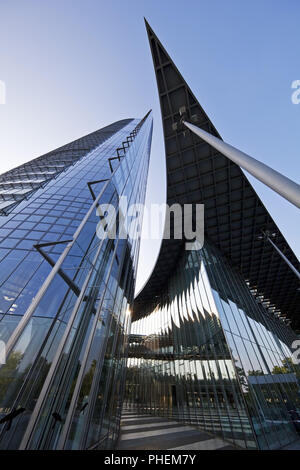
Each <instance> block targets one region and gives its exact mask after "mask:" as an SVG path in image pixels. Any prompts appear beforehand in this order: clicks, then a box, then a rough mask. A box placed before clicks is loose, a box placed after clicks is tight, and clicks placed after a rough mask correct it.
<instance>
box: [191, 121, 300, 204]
mask: <svg viewBox="0 0 300 470" xmlns="http://www.w3.org/2000/svg"><path fill="white" fill-rule="evenodd" d="M182 123H183V124H184V125H185V126H186V127H187V128H188V129H190V130H191V131H192V132H194V133H195V134H196V135H198V136H199V137H200V138H201V139H203V140H204V141H205V142H207V143H208V144H210V145H211V146H212V147H214V148H215V149H216V150H218V151H219V152H221V153H222V154H223V155H225V156H226V157H228V158H229V160H231V161H233V162H234V163H236V164H237V165H239V166H240V167H241V168H243V169H244V170H246V171H248V172H249V173H250V174H251V175H253V176H255V178H257V179H258V180H259V181H261V182H262V183H264V184H266V185H267V186H269V188H271V189H273V190H274V191H276V192H277V193H278V194H280V195H281V196H282V197H284V198H285V199H287V200H288V201H290V202H291V203H292V204H294V205H295V206H296V207H299V208H300V185H299V184H297V183H295V182H294V181H292V180H290V179H289V178H287V177H286V176H284V175H282V174H281V173H278V171H276V170H273V169H272V168H270V167H269V166H267V165H265V164H264V163H262V162H260V161H258V160H256V159H255V158H253V157H250V156H249V155H247V154H246V153H244V152H241V151H240V150H238V149H236V148H235V147H232V145H229V144H227V143H226V142H223V140H221V139H219V138H218V137H215V136H213V135H212V134H209V132H206V131H204V130H203V129H200V128H199V127H198V126H195V125H194V124H191V123H190V122H186V121H184V120H182Z"/></svg>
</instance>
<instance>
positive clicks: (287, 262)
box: [266, 236, 300, 279]
mask: <svg viewBox="0 0 300 470" xmlns="http://www.w3.org/2000/svg"><path fill="white" fill-rule="evenodd" d="M266 239H267V240H268V241H269V242H270V243H271V245H272V246H273V248H275V250H276V251H277V253H278V254H279V255H280V256H281V258H282V259H284V261H285V262H286V264H287V265H288V266H289V268H290V269H291V270H292V271H293V272H294V274H296V276H297V277H298V279H300V273H299V271H297V269H296V268H295V266H293V265H292V263H291V262H290V261H289V260H288V259H287V257H286V256H285V255H284V254H283V253H282V251H281V250H279V248H278V247H277V246H276V245H275V243H273V242H272V240H271V238H269V237H268V236H266Z"/></svg>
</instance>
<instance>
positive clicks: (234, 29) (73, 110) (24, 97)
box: [0, 0, 300, 288]
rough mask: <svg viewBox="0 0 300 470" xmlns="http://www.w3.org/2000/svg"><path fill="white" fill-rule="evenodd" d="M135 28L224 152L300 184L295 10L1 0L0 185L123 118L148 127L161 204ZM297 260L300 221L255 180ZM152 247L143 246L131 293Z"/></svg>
mask: <svg viewBox="0 0 300 470" xmlns="http://www.w3.org/2000/svg"><path fill="white" fill-rule="evenodd" d="M143 16H145V17H146V18H147V19H148V21H149V23H150V25H151V26H152V28H153V29H154V31H155V32H156V34H157V35H158V37H159V38H160V40H161V41H162V43H163V45H164V46H165V47H166V49H167V51H168V52H169V54H170V55H171V57H172V58H173V60H174V61H175V63H176V65H177V66H178V68H179V70H180V71H181V73H182V74H183V76H184V77H185V79H186V80H187V82H188V83H189V85H190V86H191V88H192V90H193V92H194V94H195V95H196V97H197V98H198V99H199V101H200V103H201V104H202V106H203V107H204V109H205V110H206V112H207V114H208V115H209V117H210V118H211V119H212V121H213V123H214V124H215V126H216V127H217V129H218V130H219V132H220V134H221V135H222V137H223V138H224V140H226V141H227V142H229V143H231V144H233V145H235V146H236V147H238V148H240V149H241V150H244V151H246V152H248V153H249V154H250V155H253V156H255V157H256V158H258V159H261V160H262V161H264V162H265V163H267V164H268V165H270V166H272V167H273V168H275V169H277V170H279V171H281V172H282V173H284V174H285V175H287V176H289V177H290V178H292V179H294V180H296V181H297V180H298V181H299V173H300V159H299V137H300V131H299V124H300V104H299V105H295V104H292V101H291V95H292V89H291V83H292V82H293V81H294V80H297V79H300V54H299V31H300V28H299V18H300V2H299V0H287V1H283V0H252V1H251V2H250V1H249V2H246V1H245V0H243V1H242V0H209V1H208V0H205V1H204V0H186V1H185V2H183V1H182V0H181V1H178V0H160V1H158V0H147V1H146V0H123V1H121V0H109V1H104V0H18V1H17V0H7V1H5V0H0V45H1V47H0V80H3V81H5V83H6V88H7V100H6V104H5V105H0V173H2V172H3V171H5V170H8V169H10V168H13V167H14V166H16V165H19V164H21V163H23V162H25V161H28V160H30V159H32V158H34V157H37V156H39V155H41V154H43V153H45V152H47V151H49V150H51V149H54V148H56V147H58V146H60V145H63V144H65V143H67V142H69V141H71V140H74V139H76V138H78V137H79V136H82V135H84V134H86V133H88V132H92V131H94V130H96V129H98V128H100V127H102V126H104V125H107V124H109V123H111V122H113V121H116V120H119V119H122V118H126V117H142V116H143V115H144V114H145V113H146V112H147V111H148V110H149V109H150V108H152V109H153V116H154V136H153V146H152V155H151V167H150V178H149V184H148V192H147V193H148V196H147V197H148V201H149V200H151V201H154V202H162V201H164V198H165V173H164V146H163V138H162V126H161V118H160V110H159V102H158V95H157V90H156V82H155V76H154V71H153V66H152V59H151V54H150V50H149V45H148V39H147V36H146V31H145V26H144V21H143ZM249 179H250V180H251V182H253V184H254V187H255V189H256V190H257V192H258V194H259V195H260V197H261V198H262V200H263V202H264V203H265V205H266V206H267V208H268V210H269V211H270V213H271V215H272V216H273V218H274V219H275V221H276V223H277V224H278V226H279V227H280V229H281V230H282V232H283V234H284V235H285V236H286V238H287V240H288V242H289V243H290V245H291V247H292V248H293V249H294V251H295V252H296V254H297V255H298V256H299V253H300V244H299V236H298V232H299V225H300V224H299V222H300V217H299V211H298V210H297V209H296V208H294V207H293V206H292V205H291V204H289V203H288V202H286V201H284V200H282V198H281V197H280V196H278V195H276V194H275V193H274V192H273V191H271V190H269V189H268V188H265V187H263V185H262V184H260V183H257V182H255V181H254V180H253V178H249ZM158 248H159V242H158V241H156V242H152V244H151V243H150V242H147V243H146V242H144V243H143V246H142V253H141V260H142V262H141V264H140V270H139V276H138V288H139V287H141V285H142V284H143V282H144V281H145V280H146V278H147V277H148V275H149V273H150V271H151V269H152V266H153V263H154V261H155V258H156V256H157V252H158Z"/></svg>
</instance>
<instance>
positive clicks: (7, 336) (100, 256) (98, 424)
mask: <svg viewBox="0 0 300 470" xmlns="http://www.w3.org/2000/svg"><path fill="white" fill-rule="evenodd" d="M151 136H152V118H151V116H149V115H147V116H146V117H145V118H144V119H143V120H142V121H141V120H129V122H127V123H125V125H122V126H119V128H118V129H116V130H115V132H114V133H113V134H112V135H111V136H109V137H108V138H106V139H104V140H105V141H104V142H102V143H101V144H100V145H99V146H98V147H97V148H96V149H94V150H93V151H92V152H90V153H88V154H87V155H85V156H84V158H82V159H81V160H79V161H78V162H76V163H75V164H74V165H72V166H71V167H69V168H67V169H66V170H65V171H64V172H63V173H61V174H60V175H59V176H58V177H57V178H56V179H52V180H51V181H50V182H48V184H47V185H46V186H45V187H44V188H41V189H38V190H37V191H36V192H35V193H34V194H33V195H32V196H31V198H30V199H29V200H28V201H22V202H21V203H19V205H18V206H17V207H16V208H15V209H14V210H13V211H12V213H11V214H10V215H9V216H7V217H5V218H2V226H1V228H0V236H3V237H5V238H2V242H1V243H0V249H2V252H1V254H2V256H3V261H2V265H1V264H0V268H1V274H2V275H3V279H2V287H1V288H0V289H1V290H0V295H1V297H0V301H1V302H2V315H1V319H0V339H1V340H3V341H5V343H6V345H7V349H8V355H7V359H6V364H5V365H3V366H2V367H1V369H0V417H1V418H2V421H3V423H2V424H0V448H2V449H63V448H68V449H85V448H110V447H111V446H112V445H113V443H114V442H115V440H116V438H117V435H118V429H119V420H120V407H121V401H122V394H123V385H124V373H125V369H124V366H125V361H126V351H127V348H126V346H127V335H128V331H129V328H130V314H129V311H130V310H129V307H130V304H131V302H132V301H133V292H134V284H135V273H136V266H137V258H138V250H139V239H135V238H131V237H130V233H129V234H128V235H127V237H125V238H122V237H120V236H119V235H120V234H119V229H120V227H118V226H116V227H115V231H116V237H115V238H110V237H109V236H104V237H99V236H98V235H99V233H100V232H102V233H103V232H106V235H107V234H108V232H109V230H111V228H112V227H111V225H112V223H109V222H108V223H107V219H106V218H105V213H104V214H103V209H102V208H103V207H106V205H107V204H110V205H111V206H113V207H115V210H116V215H118V213H119V211H120V208H119V199H120V197H121V196H126V197H127V198H128V204H132V203H143V201H144V198H145V188H146V181H147V172H148V164H149V155H150V145H151ZM93 199H94V202H93ZM136 223H138V222H136ZM100 228H101V231H100Z"/></svg>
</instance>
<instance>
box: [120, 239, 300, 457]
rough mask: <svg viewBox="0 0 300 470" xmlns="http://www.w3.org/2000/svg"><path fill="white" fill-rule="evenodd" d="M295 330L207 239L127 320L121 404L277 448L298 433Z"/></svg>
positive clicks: (242, 443)
mask: <svg viewBox="0 0 300 470" xmlns="http://www.w3.org/2000/svg"><path fill="white" fill-rule="evenodd" d="M295 338H296V336H295V335H294V333H293V332H292V330H291V329H290V328H289V327H287V326H286V325H284V324H283V323H281V322H280V321H279V320H277V319H275V318H274V317H273V316H271V315H269V314H268V313H267V311H266V310H265V309H264V308H263V307H262V306H261V305H259V304H258V303H257V302H256V301H255V299H254V298H253V296H252V294H251V293H250V291H249V289H248V287H247V285H246V283H245V281H244V280H243V279H242V278H241V276H240V275H239V274H238V273H237V272H236V271H235V270H234V269H232V268H231V266H229V264H227V262H226V261H225V260H224V259H223V258H222V256H221V255H220V254H219V253H218V252H217V250H215V249H214V248H213V246H211V245H210V244H209V243H207V242H206V243H205V246H204V248H203V249H201V250H199V251H186V252H184V254H183V255H182V258H181V260H180V262H179V263H178V266H177V269H176V272H175V273H174V274H173V275H172V276H171V278H170V279H169V282H168V284H167V288H166V289H165V291H164V292H162V293H161V296H160V298H158V299H157V302H156V303H155V304H154V305H149V308H148V309H146V310H145V312H143V314H142V316H141V318H139V319H137V320H136V321H134V322H133V323H132V327H131V335H130V343H129V356H128V372H127V380H126V404H127V406H133V407H137V408H138V409H139V410H140V411H141V412H146V413H154V414H158V415H164V416H167V417H170V418H174V419H179V420H182V421H183V422H186V423H192V424H195V425H197V426H199V427H201V428H202V429H205V430H207V431H209V432H212V433H213V434H216V435H220V436H222V437H223V438H225V439H227V440H229V441H231V442H234V443H235V444H236V445H238V446H240V447H243V448H249V449H253V448H257V447H259V448H262V449H272V448H280V447H282V446H284V445H285V444H287V443H289V442H292V441H293V440H296V439H297V434H296V431H295V429H294V426H293V424H292V423H291V420H290V416H289V411H290V410H291V409H298V411H300V402H299V399H300V395H299V391H300V388H299V377H300V375H299V369H298V366H294V365H293V364H292V361H291V353H292V352H291V349H290V346H291V343H292V341H293V340H294V339H295Z"/></svg>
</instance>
